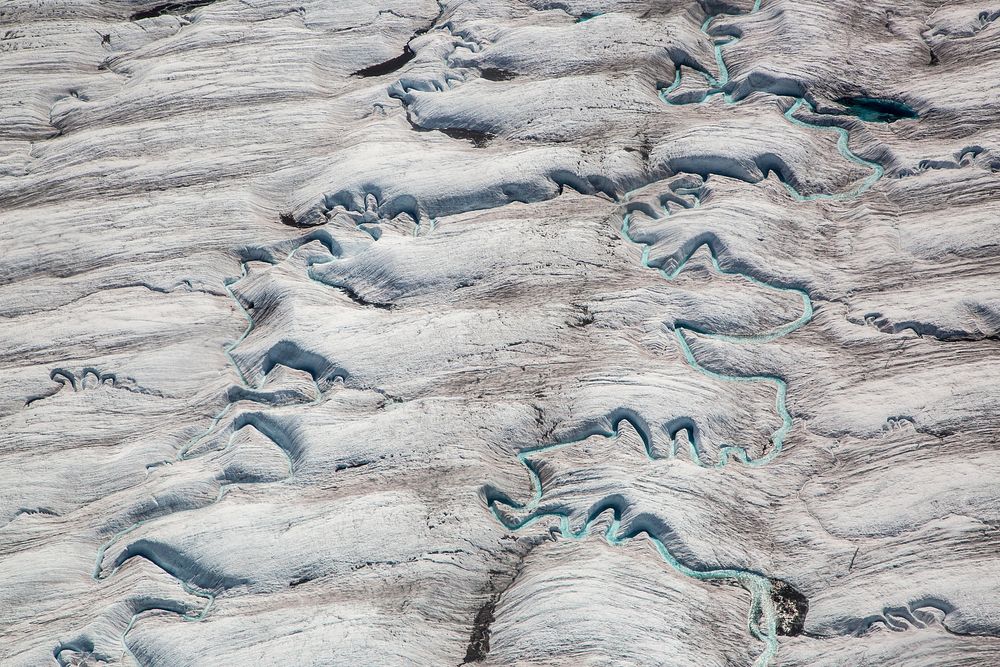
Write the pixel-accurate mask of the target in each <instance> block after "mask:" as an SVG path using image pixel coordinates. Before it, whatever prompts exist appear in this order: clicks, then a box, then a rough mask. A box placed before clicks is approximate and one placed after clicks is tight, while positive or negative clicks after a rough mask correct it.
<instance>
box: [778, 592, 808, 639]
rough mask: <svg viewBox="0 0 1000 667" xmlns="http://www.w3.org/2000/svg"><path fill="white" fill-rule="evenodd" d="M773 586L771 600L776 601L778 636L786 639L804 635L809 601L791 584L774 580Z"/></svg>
mask: <svg viewBox="0 0 1000 667" xmlns="http://www.w3.org/2000/svg"><path fill="white" fill-rule="evenodd" d="M771 585H772V589H771V599H772V600H774V608H775V611H776V612H777V617H778V618H777V621H778V627H777V632H778V634H779V635H782V636H785V637H794V636H796V635H800V634H802V630H803V628H805V625H806V614H807V613H808V612H809V600H807V599H806V596H805V595H803V594H802V593H800V592H799V591H797V590H796V589H795V588H794V587H793V586H792V585H791V584H789V583H787V582H784V581H781V580H780V579H773V580H772V582H771Z"/></svg>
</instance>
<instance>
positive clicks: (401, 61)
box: [351, 44, 417, 76]
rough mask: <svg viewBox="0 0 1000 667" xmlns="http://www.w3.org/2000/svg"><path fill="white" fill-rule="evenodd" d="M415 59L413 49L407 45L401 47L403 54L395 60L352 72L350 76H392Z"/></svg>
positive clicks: (415, 55)
mask: <svg viewBox="0 0 1000 667" xmlns="http://www.w3.org/2000/svg"><path fill="white" fill-rule="evenodd" d="M416 57H417V54H416V52H414V51H413V49H411V48H410V45H409V44H407V45H406V46H404V47H403V52H402V53H401V54H399V55H398V56H396V57H395V58H392V59H390V60H386V61H385V62H384V63H378V64H376V65H371V66H369V67H365V68H364V69H359V70H358V71H357V72H353V73H352V74H351V76H383V75H385V74H392V73H393V72H395V71H396V70H398V69H399V68H401V67H402V66H403V65H405V64H406V63H408V62H410V61H411V60H413V59H414V58H416Z"/></svg>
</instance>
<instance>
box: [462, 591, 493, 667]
mask: <svg viewBox="0 0 1000 667" xmlns="http://www.w3.org/2000/svg"><path fill="white" fill-rule="evenodd" d="M499 600H500V594H499V593H494V594H493V595H491V596H490V599H489V600H487V601H486V602H485V603H484V604H483V606H482V607H480V608H479V611H478V612H476V620H475V621H474V622H473V624H472V636H471V637H470V638H469V646H468V648H467V649H466V650H465V660H463V661H462V664H468V663H470V662H482V661H483V660H485V659H486V655H487V654H488V653H489V652H490V626H491V625H492V624H493V621H494V620H495V617H494V613H495V612H496V607H497V601H499Z"/></svg>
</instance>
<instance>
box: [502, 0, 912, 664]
mask: <svg viewBox="0 0 1000 667" xmlns="http://www.w3.org/2000/svg"><path fill="white" fill-rule="evenodd" d="M760 6H761V0H756V1H755V2H754V5H753V7H752V8H751V9H750V12H749V13H754V12H757V11H759V10H760ZM723 15H725V14H722V13H719V14H713V15H710V16H708V17H707V18H706V19H705V21H704V23H702V25H701V30H702V32H703V33H704V34H705V35H706V36H708V37H709V38H711V35H710V34H709V32H708V30H709V27H710V25H711V24H712V22H713V21H714V20H715V19H716V18H718V17H719V16H723ZM737 41H738V38H735V37H731V38H728V39H719V40H714V51H715V60H716V65H717V67H718V72H719V74H718V77H715V76H713V75H712V74H710V73H708V72H707V71H700V72H699V73H700V74H701V75H702V76H703V77H704V78H705V81H706V82H707V84H708V86H709V89H708V90H707V91H706V92H705V93H704V94H703V95H701V96H700V97H699V96H694V97H692V96H687V97H686V99H685V100H683V101H674V100H671V95H672V94H673V93H674V92H675V91H676V90H677V89H678V88H679V87H680V85H681V82H682V74H681V66H679V65H678V66H677V68H676V74H675V76H674V81H673V83H672V84H671V85H670V86H669V87H667V88H664V89H662V90H660V91H659V97H660V99H661V100H662V101H663V102H664V103H666V104H669V105H680V104H701V103H703V102H705V101H706V100H708V99H710V98H711V97H713V96H715V95H720V94H721V95H722V96H723V100H724V101H725V102H726V103H727V104H735V103H736V100H734V99H733V97H732V92H731V91H732V88H733V87H732V86H729V68H728V67H727V65H726V60H725V56H724V54H723V50H724V49H725V47H726V46H729V45H731V44H734V43H736V42H737ZM803 106H806V107H808V109H809V110H810V111H812V112H814V113H815V112H816V109H815V107H814V106H813V105H812V104H811V103H810V102H809V101H807V100H806V99H805V98H804V97H796V98H795V100H794V102H793V103H792V105H791V106H790V107H789V108H788V110H787V111H785V113H784V114H783V116H784V118H785V119H786V120H788V121H789V122H791V123H793V124H794V125H797V126H799V127H805V128H808V129H816V130H823V131H834V132H836V133H837V134H838V137H837V150H838V152H839V153H840V154H841V155H842V156H843V157H844V158H845V159H846V160H848V161H850V162H852V163H854V164H858V165H861V166H863V167H866V168H868V169H870V170H871V174H869V175H868V176H867V177H866V178H865V179H863V180H862V181H861V182H860V183H858V184H856V185H855V186H854V187H852V188H851V189H849V190H847V191H845V192H837V193H814V194H802V193H800V192H799V191H798V190H797V189H796V188H795V187H794V186H793V185H792V184H790V183H788V182H786V181H785V180H784V179H782V181H781V182H782V184H783V185H784V187H785V189H786V190H787V191H788V193H789V195H790V196H791V197H792V199H793V200H795V201H816V200H844V199H850V198H853V197H857V196H858V195H860V194H862V193H863V192H865V191H866V190H868V189H869V188H871V187H872V186H873V185H874V184H875V183H876V182H877V181H878V180H879V179H880V178H882V176H883V174H884V168H883V167H882V165H880V164H878V163H876V162H873V161H870V160H866V159H864V158H861V157H859V156H858V155H857V154H855V153H854V152H853V151H852V150H851V149H850V146H849V143H850V132H849V130H847V129H845V128H842V127H839V126H827V125H819V124H815V123H810V122H807V121H804V120H801V119H800V118H797V117H796V116H795V113H796V112H797V111H798V110H799V109H801V108H802V107H803ZM869 106H870V104H869ZM902 107H905V105H901V107H900V108H902ZM893 108H896V107H893ZM905 109H906V110H909V111H910V112H912V110H911V109H909V107H905ZM862 111H864V109H862ZM848 113H855V115H857V116H858V117H859V118H861V119H862V120H866V121H867V120H871V121H877V122H888V120H889V119H888V117H887V116H885V115H882V116H879V115H877V114H867V113H858V112H856V109H854V108H853V107H849V108H848ZM900 117H916V113H915V112H913V115H912V116H905V115H901V116H900ZM674 192H675V194H678V195H689V196H692V197H693V201H694V203H693V205H690V206H689V205H687V204H686V203H685V204H684V207H685V208H697V207H698V206H699V205H700V203H701V197H700V195H699V189H698V188H682V189H676V190H675V191H674ZM682 201H683V200H682ZM622 204H623V205H624V207H625V212H624V214H623V217H622V226H621V234H622V236H623V237H624V238H625V240H627V241H629V242H630V243H633V244H635V245H639V246H641V247H642V257H641V262H642V265H643V266H644V267H645V268H648V269H653V270H656V271H657V272H658V273H659V274H660V275H661V276H662V277H663V278H664V279H665V280H668V281H669V280H674V279H675V278H676V277H677V276H678V275H679V274H680V272H681V271H682V270H683V269H684V267H685V266H686V264H687V262H688V261H689V260H690V259H691V257H692V256H693V254H694V253H695V252H696V251H697V250H698V249H700V248H701V246H707V247H708V250H709V253H710V255H711V261H712V265H713V267H714V268H715V270H716V271H718V272H719V273H722V274H727V275H738V276H741V277H742V278H744V279H745V280H747V281H749V282H751V283H753V284H754V285H757V286H759V287H763V288H767V289H772V290H777V291H780V292H785V293H792V292H794V293H796V294H797V295H798V296H799V297H800V298H801V300H802V314H801V315H800V316H799V317H798V318H797V319H796V320H795V321H793V322H791V323H788V324H786V325H783V326H780V327H777V328H775V329H773V330H770V331H766V332H762V333H760V334H756V335H748V336H734V335H730V334H725V333H719V332H711V331H704V330H698V329H696V328H694V327H692V326H685V325H681V324H676V325H675V327H674V335H675V337H676V339H677V343H678V345H679V346H680V349H681V351H682V353H683V355H684V358H685V360H686V361H687V363H688V364H689V365H690V366H691V367H692V368H693V369H694V370H696V371H697V372H699V373H702V374H704V375H706V376H708V377H710V378H712V379H714V380H721V381H727V382H766V383H769V384H773V385H774V387H775V394H776V409H777V412H778V414H779V415H780V417H781V420H782V424H781V427H780V428H778V430H776V431H775V432H774V433H773V434H772V435H771V448H770V449H769V451H767V452H765V453H764V454H763V455H761V456H759V457H756V458H754V457H752V456H751V455H750V454H749V453H748V449H747V448H746V447H743V446H740V445H723V446H721V447H720V449H719V451H720V456H719V460H718V461H717V462H716V463H715V464H714V466H712V467H716V468H722V467H724V466H725V465H726V464H727V463H728V462H729V461H730V460H731V459H736V460H738V461H740V462H741V463H742V464H745V465H749V466H761V465H765V464H767V463H769V462H770V461H772V460H773V459H774V458H775V457H777V456H778V455H779V454H780V453H781V450H782V446H783V443H784V441H785V438H786V436H787V435H788V433H789V431H791V428H792V417H791V414H790V413H789V412H788V408H787V406H786V402H785V399H786V394H787V384H786V383H785V381H784V380H783V379H782V378H779V377H776V376H764V375H760V376H733V375H725V374H722V373H717V372H715V371H711V370H709V369H707V368H705V367H704V366H702V365H701V364H699V363H698V361H697V359H695V356H694V353H693V352H692V350H691V347H690V345H689V343H688V341H687V338H686V337H685V331H689V332H693V333H696V334H698V335H700V336H705V337H707V338H714V339H717V340H725V341H730V342H742V343H761V342H767V341H771V340H775V339H777V338H780V337H782V336H786V335H788V334H790V333H792V332H793V331H796V330H797V329H799V328H801V327H803V326H805V325H806V324H808V323H809V322H810V321H811V319H812V316H813V306H812V300H811V299H810V297H809V294H808V293H807V292H806V291H805V290H802V289H797V288H790V287H780V286H777V285H773V284H770V283H767V282H764V281H761V280H758V279H756V278H754V277H753V276H750V275H747V274H745V273H741V272H736V271H727V270H726V269H724V268H723V267H722V265H721V264H720V262H719V257H718V253H717V251H716V249H715V248H714V247H713V245H712V243H711V242H710V241H706V242H705V243H702V244H700V245H699V246H696V247H695V248H693V249H692V250H691V251H690V252H688V253H687V255H686V256H685V257H683V258H682V259H681V260H680V261H679V262H678V263H677V266H676V267H675V268H674V269H673V270H669V271H668V270H666V269H663V268H660V267H657V266H653V265H651V264H650V262H649V254H650V244H648V243H644V242H643V241H642V240H641V239H637V238H635V237H634V236H633V233H632V230H631V222H632V213H631V211H629V210H628V195H626V196H625V197H624V201H623V202H622ZM662 208H663V218H662V219H666V218H669V217H670V215H671V211H670V209H669V207H668V205H667V204H664V205H663V206H662ZM622 421H629V422H630V423H632V422H631V420H630V419H629V418H627V417H626V418H621V419H618V421H616V422H615V423H614V424H613V426H612V430H611V431H610V432H604V431H594V432H591V433H588V434H585V436H584V437H583V438H578V439H574V440H571V441H566V442H556V443H550V444H542V445H538V446H534V447H528V448H525V449H523V450H521V451H520V452H519V453H518V455H517V460H518V462H520V464H521V465H522V466H524V468H525V469H526V470H527V472H528V474H529V477H530V479H531V487H532V496H531V499H530V500H529V501H528V502H526V503H518V502H516V501H514V500H512V499H511V498H510V497H509V496H507V495H505V494H502V493H499V492H494V491H491V492H488V493H487V502H488V506H489V510H490V512H491V513H492V514H493V516H494V518H496V520H497V521H499V522H500V523H501V524H502V525H504V526H505V527H506V528H507V529H508V530H512V531H517V530H522V529H525V528H528V527H529V526H532V525H534V524H536V523H539V522H541V521H545V520H552V519H554V520H557V521H558V531H559V533H560V534H561V535H562V536H563V537H564V538H567V539H573V540H580V539H583V538H584V537H586V536H587V535H588V533H589V531H590V529H591V527H592V526H593V524H594V523H595V522H596V521H598V520H599V519H600V518H601V517H602V516H605V515H607V513H608V512H611V517H612V520H611V523H610V525H609V526H608V528H607V529H606V530H605V531H604V539H605V540H606V541H607V542H608V543H609V544H611V545H620V544H623V543H625V542H627V541H629V540H630V539H632V538H635V537H638V536H640V535H644V536H645V537H646V538H647V539H648V540H649V541H650V542H652V543H653V545H654V546H655V548H656V550H657V552H658V553H659V554H660V556H661V557H662V558H663V560H664V562H666V563H667V564H668V565H669V566H670V567H671V568H672V569H673V570H675V571H676V572H678V573H680V574H682V575H683V576H686V577H690V578H693V579H697V580H699V581H730V582H736V583H738V584H740V585H741V586H743V587H744V588H745V589H747V591H749V593H750V595H751V604H750V611H749V615H748V620H747V629H748V631H749V633H750V635H751V636H752V637H753V638H755V639H757V640H759V641H761V642H763V643H764V649H763V651H762V652H761V653H760V654H759V655H758V657H757V659H756V660H755V662H754V666H755V667H767V665H769V664H770V662H771V660H772V658H774V656H775V655H776V653H777V651H778V639H777V636H778V630H777V627H778V619H777V610H776V606H775V601H774V590H773V586H772V583H771V580H770V579H769V578H767V577H765V576H763V575H762V574H759V573H756V572H751V571H748V570H743V569H736V568H720V569H711V570H698V569H694V568H692V567H690V566H688V565H685V564H684V563H683V562H681V561H680V560H679V559H678V558H677V557H676V556H674V555H673V554H672V553H671V552H670V550H669V549H668V548H667V546H666V545H665V544H664V543H663V541H662V540H661V539H660V538H659V537H657V536H656V535H654V534H652V533H651V532H649V530H647V529H645V528H639V529H635V528H633V529H630V530H628V531H626V532H621V518H622V508H621V507H620V506H618V505H617V504H615V503H613V502H612V501H611V500H610V499H606V500H605V501H604V502H603V503H601V504H598V505H596V506H595V507H594V508H592V509H591V512H590V515H589V516H588V519H587V521H586V522H585V523H584V525H583V526H582V527H581V528H580V529H578V530H573V528H572V526H571V525H570V518H569V514H568V513H567V512H564V511H556V510H553V511H542V510H540V509H539V506H540V505H541V502H542V499H543V496H544V494H545V489H544V488H543V485H542V479H541V475H540V474H539V467H538V465H537V464H536V463H535V462H534V461H533V457H536V456H538V455H541V454H544V453H546V452H550V451H554V450H557V449H562V448H566V447H572V446H573V445H576V444H578V443H581V442H583V441H584V440H586V439H588V438H591V437H595V436H601V437H604V438H608V439H616V438H618V437H619V427H620V425H621V423H622ZM632 426H633V427H635V430H636V431H637V432H638V433H639V434H640V436H641V437H642V438H643V442H644V445H645V450H646V456H647V458H648V459H651V460H653V459H655V458H658V457H657V455H656V454H655V452H653V450H652V447H651V445H650V443H649V441H648V440H647V439H646V436H645V435H643V434H644V431H643V429H642V428H640V427H639V426H638V425H637V424H635V423H632ZM687 434H688V442H689V448H690V450H689V454H690V458H691V460H692V461H693V462H694V463H696V464H697V465H700V466H703V467H707V466H706V464H705V463H704V462H703V461H702V458H701V447H700V443H698V441H697V440H696V433H695V431H694V429H687ZM673 436H674V434H671V439H672V440H673V439H674V438H673ZM672 449H676V443H675V444H674V445H673V446H672ZM675 454H676V452H675V451H671V452H670V456H671V457H672V456H674V455H675ZM504 508H508V509H509V510H512V511H513V512H515V513H516V514H517V515H520V516H522V517H523V518H520V519H512V518H510V515H509V512H507V511H505V510H504Z"/></svg>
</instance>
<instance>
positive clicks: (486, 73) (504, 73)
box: [479, 67, 517, 81]
mask: <svg viewBox="0 0 1000 667" xmlns="http://www.w3.org/2000/svg"><path fill="white" fill-rule="evenodd" d="M479 76H481V77H482V78H484V79H486V80H487V81H510V80H511V79H513V78H515V77H517V74H515V73H514V72H510V71H508V70H505V69H499V68H497V67H487V68H485V69H481V70H479Z"/></svg>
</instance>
